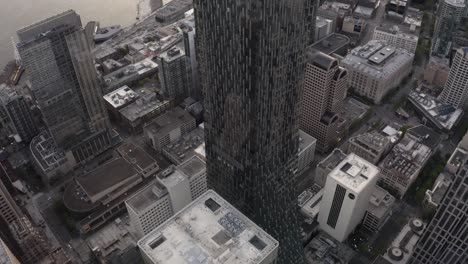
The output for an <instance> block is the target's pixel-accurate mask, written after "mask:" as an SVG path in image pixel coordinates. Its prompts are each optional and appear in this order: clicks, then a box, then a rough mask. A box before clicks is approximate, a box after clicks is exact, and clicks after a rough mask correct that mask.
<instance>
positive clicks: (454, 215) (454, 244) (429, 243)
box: [409, 160, 468, 264]
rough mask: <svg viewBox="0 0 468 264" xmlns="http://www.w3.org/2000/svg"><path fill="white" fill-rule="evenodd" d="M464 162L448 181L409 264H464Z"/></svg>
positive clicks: (467, 205) (467, 227) (467, 244)
mask: <svg viewBox="0 0 468 264" xmlns="http://www.w3.org/2000/svg"><path fill="white" fill-rule="evenodd" d="M467 212H468V163H467V161H466V160H465V161H464V166H462V167H461V168H460V170H459V171H458V173H457V174H456V175H455V176H454V178H453V179H452V184H451V185H450V187H449V188H448V190H447V193H446V195H445V197H444V198H443V199H442V202H441V203H440V204H439V206H438V208H437V212H436V214H435V216H434V218H433V219H432V220H431V222H430V223H429V225H428V226H427V228H426V230H425V231H424V233H423V235H422V236H421V239H419V242H418V244H417V245H416V249H415V251H414V253H413V256H412V257H411V259H410V261H409V263H411V264H426V263H431V264H446V263H447V264H448V263H453V264H465V263H468V251H467V248H468V215H467Z"/></svg>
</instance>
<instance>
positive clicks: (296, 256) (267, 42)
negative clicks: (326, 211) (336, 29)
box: [194, 0, 312, 264]
mask: <svg viewBox="0 0 468 264" xmlns="http://www.w3.org/2000/svg"><path fill="white" fill-rule="evenodd" d="M306 6H307V5H306V3H305V1H304V0H274V1H272V0H245V1H238V0H217V1H206V0H195V1H194V7H195V18H196V21H195V23H196V27H197V52H198V54H199V63H200V72H201V75H200V76H201V83H202V87H203V90H204V105H205V131H206V151H207V170H208V184H209V186H210V188H212V189H214V190H215V191H216V192H218V193H219V194H221V196H223V197H224V198H225V199H226V200H228V201H229V202H230V203H231V204H233V205H234V206H236V207H237V208H238V209H240V210H241V211H242V212H243V213H244V214H246V215H247V216H248V217H250V218H251V219H252V220H253V221H254V222H255V223H257V224H258V225H259V226H261V227H262V228H263V229H265V230H266V231H267V232H268V233H269V234H271V235H273V236H274V237H275V238H276V239H278V240H279V242H280V256H279V260H280V261H279V263H287V264H295V263H303V262H304V258H303V249H302V246H301V241H300V236H299V226H298V219H297V216H296V204H295V197H294V193H295V192H294V191H293V190H294V182H293V179H294V177H293V176H294V173H295V170H296V167H297V149H298V125H299V122H298V121H299V109H300V95H301V94H302V82H303V75H304V57H303V53H304V50H305V44H306V42H307V41H306V40H307V34H306V30H307V25H308V23H310V22H308V21H307V15H306V11H305V9H306V8H305V7H306ZM310 10H312V9H310Z"/></svg>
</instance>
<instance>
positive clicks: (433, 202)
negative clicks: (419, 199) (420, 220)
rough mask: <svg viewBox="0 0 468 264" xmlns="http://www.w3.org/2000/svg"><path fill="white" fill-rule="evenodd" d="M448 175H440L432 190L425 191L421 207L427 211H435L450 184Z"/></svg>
mask: <svg viewBox="0 0 468 264" xmlns="http://www.w3.org/2000/svg"><path fill="white" fill-rule="evenodd" d="M451 178H452V177H451V176H450V174H445V173H441V174H440V175H439V176H438V177H437V179H436V181H435V183H434V186H433V187H432V190H431V189H429V190H426V194H425V197H424V201H423V206H424V208H425V209H427V210H433V211H434V212H435V210H436V209H437V207H438V206H439V204H440V202H442V198H444V196H445V193H446V192H447V190H448V188H449V186H450V184H451V183H452V182H451Z"/></svg>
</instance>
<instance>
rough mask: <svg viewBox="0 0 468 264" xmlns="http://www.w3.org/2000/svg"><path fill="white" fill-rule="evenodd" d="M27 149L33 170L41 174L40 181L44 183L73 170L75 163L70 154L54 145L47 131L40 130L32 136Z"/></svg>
mask: <svg viewBox="0 0 468 264" xmlns="http://www.w3.org/2000/svg"><path fill="white" fill-rule="evenodd" d="M29 150H30V152H31V161H32V164H33V166H34V168H35V171H37V172H38V173H39V174H40V175H41V178H42V182H43V183H44V184H46V185H47V184H49V183H50V182H51V181H52V180H53V179H54V178H56V177H58V176H59V175H64V174H67V173H68V172H70V171H71V170H73V168H75V166H76V164H77V163H76V161H75V159H74V158H73V156H72V155H67V154H66V153H65V151H63V150H62V149H60V148H57V147H56V144H55V142H54V139H53V138H52V137H51V136H50V134H49V132H47V131H42V132H41V133H40V134H39V135H37V136H36V137H35V138H33V140H32V141H31V144H30V145H29Z"/></svg>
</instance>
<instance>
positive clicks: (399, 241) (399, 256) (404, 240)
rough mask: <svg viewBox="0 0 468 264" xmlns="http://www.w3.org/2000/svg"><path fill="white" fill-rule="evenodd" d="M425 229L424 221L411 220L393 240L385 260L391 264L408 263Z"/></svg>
mask: <svg viewBox="0 0 468 264" xmlns="http://www.w3.org/2000/svg"><path fill="white" fill-rule="evenodd" d="M425 228H426V223H424V222H423V221H422V220H420V219H416V218H413V219H411V220H410V221H409V223H408V224H406V225H405V226H404V227H403V229H402V230H401V232H400V233H399V234H398V235H397V237H396V238H395V239H394V240H393V242H392V244H391V246H390V247H389V248H388V250H387V252H386V253H385V254H384V256H383V258H384V259H385V260H387V261H388V262H390V264H406V263H408V261H409V258H410V257H411V254H412V253H413V250H414V248H415V247H416V244H417V243H418V241H419V238H420V237H421V235H422V233H423V231H424V229H425Z"/></svg>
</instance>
